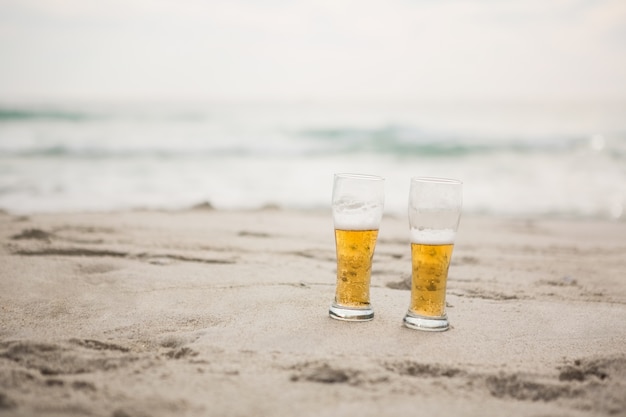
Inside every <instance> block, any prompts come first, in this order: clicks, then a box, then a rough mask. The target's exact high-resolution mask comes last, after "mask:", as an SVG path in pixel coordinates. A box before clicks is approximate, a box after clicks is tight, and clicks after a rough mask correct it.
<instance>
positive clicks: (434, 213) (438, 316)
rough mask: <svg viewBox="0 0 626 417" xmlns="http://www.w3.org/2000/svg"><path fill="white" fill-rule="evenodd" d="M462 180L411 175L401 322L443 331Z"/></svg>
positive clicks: (446, 320) (413, 326) (459, 216)
mask: <svg viewBox="0 0 626 417" xmlns="http://www.w3.org/2000/svg"><path fill="white" fill-rule="evenodd" d="M462 204H463V183H462V182H461V181H458V180H453V179H447V178H430V177H415V178H411V188H410V191H409V225H410V232H411V234H410V236H411V263H412V276H411V303H410V305H409V310H408V311H407V313H406V315H405V316H404V325H405V326H407V327H409V328H412V329H419V330H428V331H444V330H448V328H449V323H448V317H447V315H446V286H447V281H448V268H449V267H450V260H451V258H452V249H453V248H454V240H455V237H456V231H457V228H458V225H459V219H460V218H461V207H462Z"/></svg>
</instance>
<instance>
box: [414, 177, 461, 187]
mask: <svg viewBox="0 0 626 417" xmlns="http://www.w3.org/2000/svg"><path fill="white" fill-rule="evenodd" d="M414 181H415V182H424V183H433V184H452V185H462V184H463V181H461V180H457V179H454V178H442V177H412V178H411V182H414Z"/></svg>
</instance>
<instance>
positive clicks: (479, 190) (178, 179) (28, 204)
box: [0, 102, 626, 220]
mask: <svg viewBox="0 0 626 417" xmlns="http://www.w3.org/2000/svg"><path fill="white" fill-rule="evenodd" d="M625 115H626V104H625V103H616V102H612V103H593V102H587V103H545V102H544V103H531V102H525V103H520V102H518V103H511V102H506V103H504V102H500V103H496V102H491V103H469V102H468V103H331V104H324V103H306V102H299V103H232V102H231V103H210V104H207V103H176V104H173V103H117V104H116V103H0V208H3V209H5V210H8V211H11V212H16V213H31V212H41V211H68V210H69V211H77V210H110V209H128V208H166V209H176V208H183V207H188V206H191V205H194V204H197V203H200V202H203V201H208V202H210V203H211V204H212V205H213V206H215V207H216V208H225V209H228V208H256V207H262V206H265V205H279V206H283V207H291V208H325V207H328V204H329V199H330V192H331V187H332V174H333V173H334V172H347V171H352V172H362V173H371V174H377V175H382V176H384V177H385V178H386V179H387V181H386V190H387V193H386V199H387V200H386V207H387V211H389V212H397V213H404V211H405V207H406V198H407V193H408V179H409V178H410V177H411V176H415V175H430V176H442V177H453V178H458V179H460V180H462V181H463V182H464V184H465V186H464V191H465V192H464V208H465V210H466V211H467V212H474V213H485V214H503V215H521V216H567V217H599V218H612V219H622V220H623V219H624V218H625V217H626V213H625V206H626V117H624V116H625Z"/></svg>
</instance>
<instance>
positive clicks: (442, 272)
mask: <svg viewBox="0 0 626 417" xmlns="http://www.w3.org/2000/svg"><path fill="white" fill-rule="evenodd" d="M453 248H454V244H452V243H449V244H422V243H411V259H412V264H413V272H412V281H411V305H410V307H409V311H410V312H411V313H413V314H418V315H420V316H427V317H442V316H444V314H445V307H446V284H447V281H448V268H449V267H450V259H451V257H452V249H453Z"/></svg>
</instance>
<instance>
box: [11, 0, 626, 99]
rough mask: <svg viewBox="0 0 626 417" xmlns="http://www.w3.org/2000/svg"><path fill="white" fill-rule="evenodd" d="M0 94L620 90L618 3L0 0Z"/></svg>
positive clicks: (392, 95) (423, 95)
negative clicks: (0, 11)
mask: <svg viewBox="0 0 626 417" xmlns="http://www.w3.org/2000/svg"><path fill="white" fill-rule="evenodd" d="M0 10H2V13H0V100H3V99H5V100H6V99H29V98H35V99H68V98H72V99H209V100H215V99H227V100H228V99H253V100H256V99H279V100H318V99H319V100H328V99H330V100H337V99H403V100H404V99H408V100H414V99H441V100H448V99H450V100H454V99H493V98H495V99H518V98H521V99H534V98H550V99H552V98H556V99H588V98H610V99H625V98H626V1H624V0H524V1H522V0H510V1H497V0H439V1H435V0H385V1H380V0H303V1H296V0H291V1H286V0H228V1H225V0H224V1H215V0H107V1H85V0H0Z"/></svg>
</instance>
